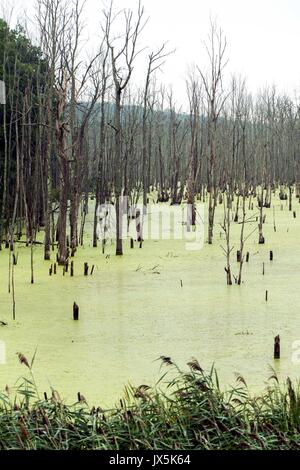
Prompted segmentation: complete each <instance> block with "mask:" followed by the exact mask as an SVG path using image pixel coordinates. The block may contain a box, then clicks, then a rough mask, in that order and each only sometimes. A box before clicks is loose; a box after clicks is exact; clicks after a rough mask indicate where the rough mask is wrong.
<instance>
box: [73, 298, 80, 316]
mask: <svg viewBox="0 0 300 470" xmlns="http://www.w3.org/2000/svg"><path fill="white" fill-rule="evenodd" d="M78 319H79V307H78V305H77V303H76V302H74V304H73V320H78Z"/></svg>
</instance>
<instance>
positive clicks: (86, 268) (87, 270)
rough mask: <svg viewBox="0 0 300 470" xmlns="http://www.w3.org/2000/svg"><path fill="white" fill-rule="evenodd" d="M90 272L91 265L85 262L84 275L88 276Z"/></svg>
mask: <svg viewBox="0 0 300 470" xmlns="http://www.w3.org/2000/svg"><path fill="white" fill-rule="evenodd" d="M88 274H89V265H88V263H84V275H85V276H87V275H88Z"/></svg>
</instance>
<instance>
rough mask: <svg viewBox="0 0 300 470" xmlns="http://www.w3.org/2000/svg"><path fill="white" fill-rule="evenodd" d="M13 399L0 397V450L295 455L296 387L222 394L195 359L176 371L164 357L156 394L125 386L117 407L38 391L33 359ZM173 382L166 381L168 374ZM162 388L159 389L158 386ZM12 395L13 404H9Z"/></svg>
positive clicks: (275, 385) (298, 439) (240, 382)
mask: <svg viewBox="0 0 300 470" xmlns="http://www.w3.org/2000/svg"><path fill="white" fill-rule="evenodd" d="M18 356H19V360H20V362H21V364H23V365H25V366H26V367H27V368H28V369H29V378H23V379H22V380H21V381H20V383H19V385H18V386H17V389H16V390H15V391H14V393H13V394H12V392H11V391H9V390H6V391H5V392H3V393H1V394H0V449H2V450H4V449H10V450H12V449H23V450H24V449H63V450H69V449H70V450H71V449H81V450H89V449H103V450H138V449H146V450H148V449H149V450H162V449H163V450H167V449H171V450H176V449H178V450H192V449H207V450H216V449H222V450H227V449H228V450H229V449H230V450H238V449H242V450H245V449H262V450H267V449H268V450H269V449H299V447H300V394H299V384H296V385H295V384H292V382H291V380H290V379H287V383H286V385H284V386H280V384H279V382H278V378H277V376H276V374H275V373H274V371H273V373H272V376H271V377H270V382H269V386H268V387H267V388H266V390H265V391H264V392H263V393H262V394H261V395H260V396H255V397H254V396H252V395H251V394H250V393H249V391H248V388H247V384H246V382H245V380H244V379H243V378H242V377H241V376H237V386H236V387H232V388H231V389H230V390H229V391H222V390H221V388H220V386H219V380H218V376H217V373H216V370H215V369H214V368H212V369H211V370H210V371H208V372H205V371H204V370H203V369H202V367H201V366H200V364H199V363H198V361H197V360H193V361H191V362H189V363H188V367H189V369H188V370H187V371H182V370H180V369H179V368H178V367H177V366H176V365H175V364H174V363H173V362H172V360H171V358H169V357H164V356H162V357H161V358H160V359H161V361H162V363H163V365H164V367H165V368H166V372H165V373H164V374H163V375H162V378H161V380H160V382H159V383H158V384H157V385H156V387H155V388H150V387H148V386H146V385H141V386H140V387H138V388H134V387H131V386H128V387H126V388H125V392H124V397H123V398H122V399H121V400H120V403H119V405H118V406H115V407H114V408H112V409H109V410H103V409H101V408H100V407H98V408H96V407H93V408H89V406H88V405H87V403H86V400H85V398H84V397H83V396H82V395H80V394H78V401H77V402H76V403H74V404H71V405H67V404H65V403H64V402H63V401H62V400H61V398H60V396H59V394H58V393H57V392H56V391H55V390H52V396H51V397H49V398H48V397H47V396H44V397H43V398H41V394H39V393H38V390H37V387H36V384H35V380H34V374H33V370H32V369H33V367H32V366H33V361H31V363H29V361H27V360H26V361H25V359H26V358H24V356H20V353H18ZM169 370H172V374H171V375H172V376H174V373H175V378H172V379H168V375H169V374H168V371H169ZM163 384H164V387H162V385H163ZM12 396H13V398H12Z"/></svg>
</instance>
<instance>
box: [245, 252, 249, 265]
mask: <svg viewBox="0 0 300 470" xmlns="http://www.w3.org/2000/svg"><path fill="white" fill-rule="evenodd" d="M248 262H249V251H247V254H246V263H248Z"/></svg>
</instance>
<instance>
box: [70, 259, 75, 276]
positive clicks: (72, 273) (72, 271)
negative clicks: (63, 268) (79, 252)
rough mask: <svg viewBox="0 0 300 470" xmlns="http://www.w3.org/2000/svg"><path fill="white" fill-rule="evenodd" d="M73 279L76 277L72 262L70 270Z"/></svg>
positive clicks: (72, 262)
mask: <svg viewBox="0 0 300 470" xmlns="http://www.w3.org/2000/svg"><path fill="white" fill-rule="evenodd" d="M70 275H71V277H73V276H74V261H71V270H70Z"/></svg>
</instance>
